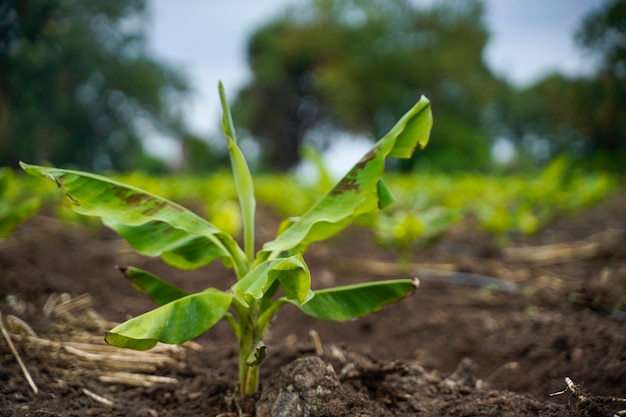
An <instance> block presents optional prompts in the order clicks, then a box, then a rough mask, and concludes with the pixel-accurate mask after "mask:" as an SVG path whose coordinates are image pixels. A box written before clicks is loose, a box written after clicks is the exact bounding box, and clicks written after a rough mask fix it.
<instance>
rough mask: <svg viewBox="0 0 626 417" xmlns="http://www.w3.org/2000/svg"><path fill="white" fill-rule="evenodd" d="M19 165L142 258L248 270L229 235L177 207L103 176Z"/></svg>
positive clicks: (174, 204)
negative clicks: (53, 186)
mask: <svg viewBox="0 0 626 417" xmlns="http://www.w3.org/2000/svg"><path fill="white" fill-rule="evenodd" d="M20 164H21V166H22V168H23V169H24V171H26V172H27V173H29V174H31V175H35V176H42V177H44V178H47V179H49V180H51V181H53V182H55V183H56V184H57V185H58V186H59V188H61V189H62V190H63V191H64V192H65V194H66V195H67V197H68V198H69V200H70V201H71V203H72V209H73V210H74V211H75V212H77V213H79V214H83V215H86V216H97V217H101V218H102V220H103V222H104V223H105V224H106V225H107V226H109V227H111V228H112V229H113V230H115V231H116V232H118V233H119V234H120V235H122V237H124V238H125V239H126V240H127V241H128V242H129V243H130V244H131V246H133V247H134V248H135V249H136V250H137V251H138V252H140V253H142V254H144V255H148V256H162V257H163V259H164V260H165V261H166V262H169V263H171V264H172V265H174V266H177V267H180V268H186V269H191V268H199V267H201V266H204V265H206V264H208V263H210V262H211V261H213V260H214V259H216V258H220V259H221V260H222V261H223V262H224V264H225V265H226V266H228V267H233V268H234V269H235V271H236V273H237V274H238V276H240V275H241V276H242V275H244V274H245V272H246V271H247V261H246V259H245V255H244V254H243V252H242V251H241V249H240V248H239V246H238V245H237V242H235V240H234V239H233V238H232V237H231V236H230V235H228V234H227V233H224V232H223V231H221V230H219V229H218V228H216V227H215V226H214V225H212V224H211V223H210V222H208V221H207V220H205V219H203V218H201V217H199V216H198V215H196V214H195V213H193V212H191V211H190V210H187V209H186V208H184V207H182V206H180V205H178V204H176V203H173V202H171V201H169V200H166V199H164V198H162V197H159V196H156V195H154V194H151V193H148V192H146V191H143V190H140V189H138V188H135V187H131V186H129V185H126V184H122V183H120V182H117V181H114V180H111V179H108V178H105V177H102V176H99V175H95V174H90V173H86V172H80V171H73V170H66V169H57V168H48V167H42V166H36V165H28V164H25V163H20Z"/></svg>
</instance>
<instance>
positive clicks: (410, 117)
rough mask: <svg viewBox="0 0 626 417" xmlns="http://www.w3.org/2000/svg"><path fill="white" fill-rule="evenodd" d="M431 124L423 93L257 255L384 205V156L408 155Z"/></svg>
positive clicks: (312, 237) (320, 236) (307, 239)
mask: <svg viewBox="0 0 626 417" xmlns="http://www.w3.org/2000/svg"><path fill="white" fill-rule="evenodd" d="M431 127H432V114H431V110H430V102H429V101H428V99H427V98H426V97H422V98H421V99H420V100H419V101H418V102H417V103H416V104H415V106H413V108H412V109H411V110H409V111H408V112H407V113H406V114H405V115H404V116H403V117H402V118H401V119H400V120H399V121H398V123H397V124H396V125H395V126H394V127H393V128H392V129H391V130H390V131H389V133H387V134H386V135H385V136H384V137H383V138H382V139H380V140H379V141H378V142H377V143H376V144H375V145H374V147H373V148H372V149H371V150H370V151H369V152H368V153H367V154H366V155H365V156H363V158H361V160H360V161H359V162H357V164H356V165H355V166H354V167H353V168H352V169H351V170H350V171H349V172H348V173H347V174H346V176H345V177H344V178H343V179H342V180H341V181H339V183H337V185H335V187H334V188H333V189H331V190H330V191H329V192H328V193H327V194H326V195H325V196H324V197H323V198H322V199H321V200H319V201H318V202H317V203H316V204H315V205H313V207H311V208H310V209H309V210H308V211H307V212H306V213H304V214H303V215H302V217H300V218H299V219H298V220H297V221H296V222H294V223H293V224H291V225H290V226H289V227H288V228H287V229H286V230H285V231H284V232H283V233H281V234H280V235H278V237H277V238H276V239H274V240H273V241H270V242H267V243H266V244H265V245H263V248H262V250H261V253H260V254H259V258H260V259H267V258H274V257H275V256H277V254H279V253H281V252H284V251H290V250H293V249H294V248H296V249H298V250H302V249H303V248H305V247H306V246H307V245H308V244H310V243H311V242H315V241H320V240H324V239H326V238H328V237H330V236H332V235H334V234H335V233H337V232H339V231H340V230H342V229H343V228H345V227H346V226H348V225H349V224H350V223H351V222H352V221H353V219H354V218H355V217H356V216H358V215H360V214H363V213H367V212H370V211H373V210H375V209H378V208H380V207H384V206H387V205H388V204H390V203H391V201H392V195H391V193H390V192H389V189H388V188H387V187H386V185H385V184H384V182H383V181H382V179H381V177H382V175H383V172H384V169H385V159H386V158H387V157H394V158H409V157H410V156H411V155H412V154H413V150H414V149H415V148H416V147H417V146H419V147H420V148H424V146H426V144H427V143H428V138H429V135H430V130H431Z"/></svg>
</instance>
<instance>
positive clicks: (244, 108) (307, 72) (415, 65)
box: [235, 0, 497, 169]
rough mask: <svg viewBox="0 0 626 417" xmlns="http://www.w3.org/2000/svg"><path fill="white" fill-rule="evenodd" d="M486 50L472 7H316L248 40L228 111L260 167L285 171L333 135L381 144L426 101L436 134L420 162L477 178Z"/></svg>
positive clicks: (348, 1)
mask: <svg viewBox="0 0 626 417" xmlns="http://www.w3.org/2000/svg"><path fill="white" fill-rule="evenodd" d="M487 40H488V33H487V30H486V28H485V25H484V22H483V7H482V3H480V2H479V1H452V2H451V1H447V2H438V3H435V4H434V5H433V6H431V7H428V8H419V7H418V6H416V5H415V4H413V2H410V1H408V0H343V1H336V0H314V1H312V2H311V3H310V4H307V5H306V6H304V7H303V8H299V9H292V10H291V12H290V13H288V14H286V16H285V17H282V18H279V19H276V20H274V21H272V22H270V23H268V24H267V25H265V26H263V27H261V28H260V29H259V30H257V31H256V32H255V33H254V34H253V35H252V37H251V39H250V41H249V44H248V62H249V65H250V68H251V70H252V73H253V79H252V81H251V82H250V83H249V84H248V85H247V86H246V87H245V88H244V89H243V90H242V91H241V92H240V94H239V97H238V100H237V102H236V110H235V111H236V114H238V115H239V119H240V121H241V124H242V125H243V127H245V128H246V129H247V130H248V131H249V132H250V134H251V135H252V136H254V137H255V138H256V139H257V140H258V141H259V142H260V143H261V145H262V149H263V150H264V151H265V152H266V157H267V161H268V164H269V165H270V166H271V167H273V168H278V169H288V168H290V167H292V166H294V165H295V164H296V163H297V162H298V150H299V148H300V146H301V144H302V143H303V141H305V140H310V141H312V142H317V143H316V144H317V145H319V146H321V147H323V146H326V145H328V144H329V142H330V141H331V140H332V139H330V138H331V137H332V136H333V133H334V132H335V133H336V131H338V130H348V131H351V132H357V133H363V134H365V135H367V136H370V137H372V138H374V137H380V136H381V135H382V134H384V133H386V131H387V129H389V128H390V127H391V124H392V122H393V120H396V119H397V118H398V117H399V116H401V115H402V114H403V112H404V111H406V109H407V108H410V107H411V105H412V104H413V103H414V102H415V101H417V99H418V98H419V96H420V95H421V94H425V95H427V96H428V97H429V99H430V100H431V101H432V103H433V109H434V110H433V112H434V117H435V126H434V129H433V132H432V141H431V145H429V148H428V150H427V151H426V152H425V153H424V156H422V157H426V158H428V159H430V160H431V161H432V162H433V163H434V164H436V165H438V166H444V167H448V168H484V167H485V166H486V165H487V164H488V163H489V159H490V155H489V148H490V138H489V136H488V135H487V133H486V131H485V130H484V129H483V126H482V115H483V111H484V109H485V108H486V105H487V103H488V102H489V100H490V97H491V94H492V92H493V90H494V88H495V85H496V84H497V80H495V78H494V77H493V76H492V74H491V73H490V71H489V69H488V68H487V66H486V65H485V63H484V61H483V59H482V51H483V49H484V47H485V45H486V43H487ZM413 162H414V161H413ZM413 162H409V163H408V165H406V166H405V168H410V167H411V166H412V163H413Z"/></svg>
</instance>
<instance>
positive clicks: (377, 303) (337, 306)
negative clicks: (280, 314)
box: [294, 279, 418, 321]
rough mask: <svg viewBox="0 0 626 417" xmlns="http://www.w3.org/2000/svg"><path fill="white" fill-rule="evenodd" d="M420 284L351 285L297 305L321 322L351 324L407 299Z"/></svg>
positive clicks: (316, 292)
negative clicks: (350, 321)
mask: <svg viewBox="0 0 626 417" xmlns="http://www.w3.org/2000/svg"><path fill="white" fill-rule="evenodd" d="M417 285H418V282H417V280H415V281H412V280H410V279H399V280H391V281H378V282H368V283H365V284H356V285H347V286H343V287H335V288H330V289H324V290H318V291H315V296H314V297H313V298H312V299H311V300H310V301H309V302H307V303H306V304H302V305H297V304H296V305H297V306H298V308H299V309H300V310H302V311H303V312H304V313H305V314H307V315H309V316H311V317H315V318H317V319H322V320H332V321H347V320H352V319H354V318H357V317H362V316H365V315H367V314H370V313H374V312H376V311H378V310H380V309H381V308H382V307H384V306H385V305H387V304H389V303H393V302H396V301H399V300H401V299H403V298H404V297H406V296H407V295H409V294H411V293H413V291H414V290H415V288H416V287H417ZM294 304H295V303H294Z"/></svg>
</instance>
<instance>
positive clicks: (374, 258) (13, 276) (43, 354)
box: [0, 192, 626, 417]
mask: <svg viewBox="0 0 626 417" xmlns="http://www.w3.org/2000/svg"><path fill="white" fill-rule="evenodd" d="M625 205H626V194H625V193H624V192H621V193H619V194H618V195H616V196H615V197H612V198H611V199H609V200H607V201H606V202H605V203H603V204H601V205H600V206H598V207H596V208H594V209H591V210H589V211H588V212H586V213H583V214H580V215H577V216H575V217H571V218H564V219H560V220H559V221H557V222H554V223H553V224H552V225H550V227H549V228H548V229H547V230H546V231H544V232H543V233H541V234H540V235H538V236H536V237H533V238H527V239H519V240H516V241H514V242H513V243H512V246H513V247H517V246H532V247H539V246H540V245H546V244H561V243H564V242H565V243H568V244H571V247H574V248H575V247H578V246H577V245H578V243H577V242H579V243H580V247H582V246H584V244H587V243H589V242H593V241H594V239H596V240H597V239H600V238H599V237H598V236H603V234H602V233H601V232H606V231H612V232H617V233H622V235H621V236H622V237H623V233H624V231H625V230H626V218H625V217H624V215H623V213H624V212H623V207H624V206H625ZM258 222H259V232H260V233H259V234H260V235H261V237H266V238H269V237H271V234H272V233H273V231H274V230H275V227H276V225H277V220H276V217H275V216H273V215H272V214H271V213H270V212H268V211H261V212H260V214H259V217H258ZM473 230H474V229H473V228H472V226H471V224H469V223H466V224H463V225H461V226H459V227H457V228H455V229H453V230H451V231H450V233H449V234H448V235H447V236H446V238H445V239H444V240H443V241H442V242H441V243H440V244H439V245H437V246H436V247H434V248H433V249H430V250H426V251H422V252H419V251H418V252H416V253H415V256H414V258H413V261H414V263H415V264H416V266H417V267H420V268H422V269H419V271H421V272H420V273H421V274H422V275H420V278H421V284H420V287H419V288H418V290H417V291H416V293H415V294H414V295H413V296H412V297H410V298H408V299H405V300H403V301H401V302H399V303H397V304H394V305H390V306H388V307H386V308H384V309H383V310H382V311H381V312H379V313H376V314H374V315H370V316H368V317H364V318H362V319H359V320H355V321H351V322H347V323H331V322H322V321H317V320H314V319H311V318H308V317H306V316H304V315H303V314H301V313H300V312H299V311H298V310H297V309H295V308H293V307H292V306H286V307H285V308H284V309H283V310H281V311H279V313H278V315H277V318H276V319H275V321H274V323H273V327H272V328H271V333H270V334H269V335H268V336H267V338H266V344H267V346H268V348H267V350H268V357H267V359H266V360H265V361H264V362H263V363H262V374H261V384H262V386H261V390H260V392H259V393H258V394H256V395H254V396H250V397H247V398H244V399H238V398H237V397H236V396H235V395H234V388H235V384H236V380H237V360H238V356H237V350H236V341H235V338H234V336H233V335H232V334H231V329H230V328H229V327H228V325H227V324H226V323H224V322H221V323H219V324H218V325H217V326H215V327H214V328H212V329H211V330H209V331H208V332H207V333H206V334H204V335H202V336H201V337H199V338H198V339H197V340H195V342H194V343H193V344H190V345H188V346H187V347H184V348H183V349H182V350H178V351H176V352H177V353H176V354H175V356H176V360H173V361H170V362H166V363H161V365H159V366H157V367H156V368H154V367H153V368H150V369H149V370H145V369H144V371H142V372H144V374H143V375H144V376H141V377H140V379H141V378H143V379H144V380H145V381H147V380H148V379H149V378H148V376H151V375H156V376H160V377H164V378H165V379H162V380H156V381H155V382H152V383H147V382H146V383H145V384H144V385H145V386H139V385H140V384H138V383H127V382H126V383H125V382H120V381H119V380H117V382H115V381H113V382H111V380H108V381H107V380H105V379H104V378H102V375H104V374H105V373H106V372H109V371H111V370H110V369H105V368H106V366H109V365H106V363H105V362H106V361H103V360H101V359H102V358H100V359H98V357H96V356H93V355H92V356H89V355H87V354H80V355H79V354H77V353H76V351H72V349H70V348H71V347H72V346H74V348H75V347H76V346H78V347H79V349H78V351H80V349H83V347H82V346H83V345H80V344H76V345H72V346H70V347H68V345H67V344H64V343H65V342H67V341H69V340H78V339H76V338H77V337H79V335H82V336H80V337H83V339H81V340H82V342H83V343H84V341H85V340H89V341H93V340H97V342H93V343H101V344H103V342H102V335H103V332H104V331H105V328H106V325H107V322H110V321H112V322H121V321H123V320H125V319H127V318H128V317H130V316H134V315H138V314H141V313H143V312H145V311H147V310H149V309H151V308H153V307H154V305H153V304H152V303H151V301H150V300H147V299H146V298H145V297H144V296H143V295H141V294H138V293H136V292H135V291H134V290H133V289H132V288H131V287H130V285H128V282H126V280H125V279H124V277H123V276H122V275H121V274H120V273H119V271H117V269H116V268H114V266H115V265H132V266H137V267H140V268H143V269H146V270H149V271H151V272H154V273H156V274H157V275H160V276H162V277H164V278H167V279H171V281H173V282H174V283H176V284H177V285H180V286H182V287H184V288H185V289H187V290H189V291H199V290H202V289H203V288H204V287H206V286H214V287H217V288H220V289H226V288H228V287H229V286H230V285H231V284H232V281H231V280H232V278H231V277H232V276H231V275H230V271H227V270H224V269H223V268H222V267H221V266H220V265H210V266H209V267H207V268H203V269H201V270H196V271H177V270H175V269H172V268H170V267H168V266H167V265H165V264H163V263H162V262H161V261H160V260H158V259H149V258H145V257H142V256H139V255H136V254H134V253H133V251H132V250H130V249H129V248H128V247H127V245H126V244H125V243H124V242H123V241H122V240H121V239H119V237H117V236H116V235H114V234H112V233H110V232H108V231H107V230H104V229H102V230H97V231H93V230H92V231H88V230H86V229H84V228H77V227H72V226H68V225H67V224H63V223H60V222H58V221H57V220H55V219H53V218H51V217H46V216H45V215H43V214H42V215H37V216H35V217H34V218H32V219H31V220H29V221H28V222H27V223H26V224H24V225H22V226H21V227H20V228H19V229H18V230H17V232H16V233H15V234H14V235H12V236H11V237H9V238H8V239H6V240H4V241H2V242H0V271H1V272H2V278H1V285H0V302H1V304H0V307H1V310H2V313H3V317H5V319H7V320H5V322H7V323H8V321H9V320H8V317H9V315H12V316H15V317H17V318H19V319H20V320H22V324H21V326H22V330H21V331H22V332H23V331H26V332H28V331H30V330H29V329H26V330H24V327H25V326H27V327H30V328H32V331H33V332H34V333H36V334H37V335H38V337H39V339H38V340H46V341H48V342H46V343H47V344H45V345H44V344H42V343H44V342H41V341H40V342H39V344H35V345H33V344H32V343H31V344H29V343H28V342H27V340H29V339H28V338H27V337H20V336H19V333H20V330H14V329H9V331H10V332H11V333H12V335H14V336H13V337H12V339H13V341H14V344H15V348H16V350H17V351H18V352H19V353H20V355H21V356H22V359H23V361H24V364H25V366H26V367H27V369H28V370H29V371H30V373H31V375H32V378H33V381H34V382H35V384H36V385H37V387H38V389H39V393H38V394H34V393H33V391H32V390H31V388H30V387H29V385H28V382H27V380H26V378H25V377H24V375H23V373H22V371H21V370H20V367H19V364H18V362H17V360H16V358H15V356H14V355H13V354H12V353H11V350H10V347H9V345H8V343H7V342H6V340H5V339H4V338H2V339H0V364H1V366H0V416H3V417H4V416H16V417H18V416H88V415H111V416H174V415H176V416H183V417H185V416H197V415H208V416H244V415H248V416H254V415H257V416H262V415H284V416H288V415H289V416H293V415H316V416H415V415H419V416H453V415H454V416H461V415H462V416H470V415H472V416H478V415H480V416H537V415H543V416H612V415H613V414H614V413H615V412H616V411H617V410H621V409H625V408H626V404H625V403H617V402H613V401H610V397H624V396H625V395H626V390H625V388H626V321H625V320H624V318H623V316H624V311H623V306H624V305H626V251H625V250H624V248H623V247H622V245H613V246H611V245H602V244H599V245H598V246H597V247H598V248H600V249H598V250H596V251H595V252H593V251H592V253H590V252H589V251H587V252H584V251H583V252H580V253H584V254H585V256H574V257H573V259H572V258H571V257H570V258H569V259H559V260H558V261H555V260H554V259H552V260H550V259H548V260H547V261H546V260H545V259H544V261H542V262H537V261H536V260H535V261H532V260H529V259H514V258H511V257H507V256H505V255H504V254H503V252H502V251H499V250H497V249H494V247H493V246H492V245H491V243H490V239H489V238H488V237H486V236H482V235H480V234H478V233H476V232H474V231H473ZM581 239H584V240H581ZM622 241H623V239H622ZM574 253H575V254H576V252H575V251H574ZM305 259H306V260H307V262H308V264H309V267H310V268H311V272H312V275H313V286H314V288H322V287H328V286H334V285H344V284H350V283H355V282H366V281H371V280H378V279H392V278H397V277H398V273H397V272H395V271H394V268H393V261H394V257H393V254H392V253H390V252H389V251H386V250H383V249H381V248H379V247H377V246H376V245H375V244H374V243H373V239H372V237H371V236H370V235H369V233H368V232H367V231H365V230H362V229H359V228H357V227H353V228H350V229H349V230H347V231H346V232H345V233H343V234H341V235H339V236H338V237H336V238H334V239H332V240H331V241H329V242H327V243H325V244H323V245H322V244H318V245H314V246H312V247H311V249H310V251H309V252H307V253H306V254H305ZM381 265H385V266H387V267H388V268H389V270H388V271H387V272H384V271H383V272H381V268H380V266H381ZM425 267H428V268H435V269H453V270H455V271H458V272H462V273H474V274H480V275H485V276H491V277H497V278H498V279H500V280H503V281H507V282H512V283H515V284H516V285H518V286H519V288H523V289H522V290H521V291H515V292H507V291H499V290H497V289H494V288H492V287H480V286H471V285H459V284H452V283H450V282H449V279H447V278H445V277H444V278H441V276H439V277H438V276H435V275H433V276H429V274H428V272H427V273H426V274H425V275H424V272H423V271H428V270H426V269H423V268H425ZM64 293H66V294H67V295H65V297H69V298H70V299H72V300H82V301H84V302H77V303H75V304H74V307H73V308H74V310H72V311H70V312H66V313H61V312H59V310H54V312H52V313H51V314H44V313H43V312H42V309H44V306H46V302H48V307H49V304H50V299H51V294H64ZM60 299H61V300H62V298H60ZM620 306H621V307H620ZM616 308H617V309H620V308H621V309H622V311H619V310H615V309H616ZM46 311H47V312H48V313H49V312H50V309H48V310H46ZM620 315H621V316H620ZM94 317H95V319H94ZM620 318H621V319H620ZM94 320H95V321H94ZM103 323H104V324H103ZM18 324H19V323H18ZM8 327H10V326H8ZM18 327H19V325H18ZM85 335H87V336H85ZM77 343H81V342H80V341H79V342H77ZM90 343H91V342H90ZM109 355H114V353H109ZM94 358H95V359H94ZM111 358H114V356H111ZM118 362H119V361H118ZM138 362H140V361H139V360H138ZM86 364H88V365H86ZM123 370H124V369H116V370H115V371H116V372H119V371H123ZM565 377H569V378H571V380H572V381H573V382H574V383H575V384H576V386H577V387H578V388H577V389H580V390H581V391H577V392H576V393H573V392H571V391H570V390H567V389H566V388H567V387H566V383H565ZM164 381H165V382H164ZM582 390H584V392H583V391H582ZM559 391H564V392H563V393H562V394H561V395H556V396H550V394H551V393H555V392H559ZM583 395H584V396H583Z"/></svg>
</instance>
